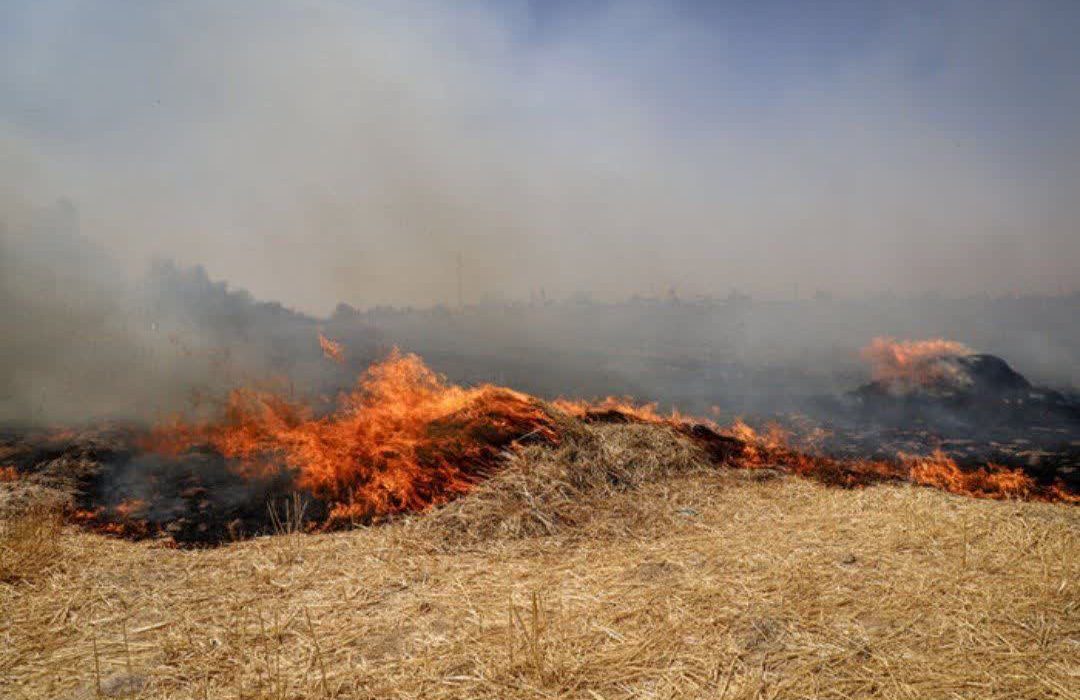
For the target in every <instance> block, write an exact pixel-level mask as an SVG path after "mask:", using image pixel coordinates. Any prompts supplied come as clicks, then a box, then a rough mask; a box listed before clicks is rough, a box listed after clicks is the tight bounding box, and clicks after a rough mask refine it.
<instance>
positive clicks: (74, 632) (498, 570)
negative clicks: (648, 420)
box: [0, 422, 1080, 700]
mask: <svg viewBox="0 0 1080 700" xmlns="http://www.w3.org/2000/svg"><path fill="white" fill-rule="evenodd" d="M564 434H565V435H566V438H565V439H563V440H562V441H561V442H560V443H559V445H558V446H554V447H553V446H551V445H532V446H529V447H526V448H524V449H522V450H521V451H519V452H517V453H515V454H514V455H513V456H512V457H511V460H512V461H511V464H510V465H509V466H508V467H506V468H505V469H504V470H502V471H501V472H500V473H499V474H497V475H496V476H494V477H493V478H491V479H489V480H487V481H486V482H484V483H483V484H481V485H480V486H478V487H477V488H476V489H475V490H474V491H473V492H471V493H470V494H469V495H467V496H465V497H463V498H461V499H458V500H456V501H454V502H452V503H450V504H448V505H446V506H443V507H441V508H439V509H437V510H435V511H432V512H429V513H426V514H423V515H415V516H409V517H403V518H400V519H398V520H396V521H394V522H391V523H389V524H385V525H380V526H373V527H368V528H359V529H354V530H349V531H345V532H338V533H333V534H320V535H312V534H306V533H301V532H297V531H296V528H295V527H294V524H295V522H296V521H297V518H296V517H295V516H296V513H297V511H298V509H300V508H302V504H293V505H291V506H290V507H289V508H282V509H281V510H280V514H279V516H278V517H277V518H276V520H277V522H278V523H279V525H280V527H279V529H280V533H279V534H278V535H276V536H272V537H261V538H257V539H253V540H248V541H244V542H238V543H235V544H232V545H227V546H223V547H220V548H216V549H205V550H182V549H173V548H168V547H163V546H162V545H161V544H158V543H154V542H150V541H148V542H129V541H125V540H119V539H112V538H107V537H103V536H100V535H96V534H92V533H88V532H85V531H83V530H78V529H75V528H71V527H67V526H63V525H62V524H61V521H60V520H59V519H58V518H57V516H55V515H54V514H53V513H51V512H50V511H48V510H47V509H44V508H33V507H31V508H29V509H27V510H24V511H23V512H21V513H20V514H18V515H14V516H9V517H8V518H7V519H6V520H4V521H3V523H2V524H0V697H4V698H94V697H98V696H101V697H138V698H155V699H156V698H235V699H250V700H255V699H259V700H262V699H270V698H275V699H282V698H324V697H330V698H449V697H457V698H555V697H571V698H593V699H600V698H605V699H614V698H676V697H688V698H699V697H701V698H705V697H707V698H729V699H734V698H799V697H806V698H855V697H883V698H1077V697H1080V695H1078V692H1077V688H1080V662H1078V659H1080V596H1078V592H1080V591H1078V586H1077V573H1078V572H1080V562H1078V559H1080V557H1078V556H1077V555H1078V553H1080V539H1078V534H1080V517H1078V511H1077V510H1076V508H1075V506H1069V505H1062V504H1052V503H1033V502H1017V501H1007V500H1006V501H992V500H977V499H971V498H967V497H964V496H956V495H951V494H948V493H945V492H943V491H939V490H933V489H929V488H923V487H918V486H912V485H909V484H897V483H891V484H882V485H877V486H870V487H867V488H861V489H853V490H846V489H839V488H835V487H829V486H826V485H823V484H821V483H818V482H814V481H811V480H804V479H799V478H796V477H793V476H788V475H785V474H783V473H782V472H781V471H779V470H771V469H761V470H754V471H739V470H728V469H723V468H717V467H716V466H715V465H714V463H713V462H712V461H710V460H709V459H707V458H706V456H705V455H704V454H702V453H701V452H700V448H699V447H697V446H695V444H694V443H692V442H690V441H688V440H686V439H685V438H684V437H682V436H680V435H678V434H677V433H676V432H675V431H674V430H673V429H672V428H671V427H669V426H666V425H656V424H632V423H631V424H616V425H605V424H592V425H586V424H583V423H578V422H574V423H573V425H568V426H567V427H566V429H565V433H564Z"/></svg>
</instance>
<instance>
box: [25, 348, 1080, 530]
mask: <svg viewBox="0 0 1080 700" xmlns="http://www.w3.org/2000/svg"><path fill="white" fill-rule="evenodd" d="M51 440H52V443H50V444H52V445H53V447H52V448H50V449H51V452H48V458H47V459H42V455H41V454H39V453H35V454H36V455H37V456H36V457H35V456H33V455H31V456H24V457H22V458H21V460H15V461H16V462H17V464H16V465H15V466H9V467H7V471H5V473H8V472H10V473H11V476H12V478H11V479H9V480H12V481H27V482H31V483H33V482H36V483H40V484H45V485H54V486H55V485H56V483H57V480H58V479H59V480H60V482H62V483H63V484H66V485H67V489H68V490H67V495H68V501H69V504H68V508H67V510H68V512H69V515H70V517H71V518H72V519H73V520H75V521H76V522H79V523H81V524H83V525H85V526H87V527H90V528H92V529H95V530H98V531H101V532H106V533H111V534H117V535H122V536H126V537H132V538H144V537H156V536H164V537H167V538H169V539H170V540H171V541H173V542H177V543H182V544H213V543H218V542H221V541H226V540H232V539H238V538H242V537H246V536H251V535H254V534H260V533H265V532H272V531H275V530H279V529H281V527H282V521H283V520H289V521H295V522H293V523H292V524H291V525H290V527H292V528H293V529H296V530H332V529H340V528H342V527H346V526H350V525H354V524H368V523H373V522H381V521H385V520H387V519H390V518H393V517H395V516H397V515H400V514H404V513H413V512H421V511H427V510H430V509H432V508H435V507H437V506H443V505H445V504H447V503H449V502H451V501H454V500H456V499H458V498H459V497H460V496H463V495H465V494H472V498H470V499H468V500H467V501H465V502H463V503H461V504H458V505H456V506H455V507H454V508H451V509H448V510H445V511H444V512H440V513H439V514H438V516H437V518H438V519H440V520H441V521H447V522H448V521H449V520H453V519H455V518H457V519H459V520H461V519H462V518H464V520H467V521H468V522H469V523H470V527H469V528H462V530H463V531H464V530H466V529H468V530H469V531H470V532H471V533H473V534H475V533H480V532H484V531H486V530H492V531H493V530H499V529H501V530H508V531H515V532H521V533H535V532H550V531H554V530H555V529H557V528H559V527H560V526H561V525H562V524H565V523H572V522H577V521H580V520H582V519H583V518H585V517H586V514H583V513H582V512H580V509H579V507H578V506H577V505H576V503H578V502H580V500H581V499H580V496H581V494H582V493H583V492H585V491H598V490H601V491H605V490H606V491H612V490H619V489H627V488H633V487H635V486H636V485H638V484H640V483H643V482H645V481H649V480H653V479H655V478H657V477H659V476H662V475H664V474H671V473H684V472H690V471H694V470H703V469H714V468H716V467H720V466H722V467H732V468H741V469H768V470H772V471H776V472H790V473H794V474H797V475H800V476H803V477H807V478H810V479H814V480H817V481H821V482H824V483H827V484H830V485H835V486H842V487H857V486H864V485H867V484H872V483H877V482H883V481H911V482H914V483H917V484H922V485H927V486H934V487H937V488H942V489H945V490H948V491H951V492H954V493H961V494H967V495H971V496H975V497H983V498H998V499H1001V498H1021V499H1029V500H1052V501H1062V500H1064V501H1075V500H1076V494H1074V493H1072V492H1070V491H1068V490H1067V489H1066V488H1065V487H1063V486H1062V485H1061V484H1058V483H1040V482H1038V481H1037V480H1036V479H1035V478H1033V477H1031V476H1029V475H1028V474H1026V473H1024V471H1023V470H1021V469H1006V468H1003V467H996V466H994V465H987V466H985V467H981V468H976V469H961V468H960V467H959V466H957V464H956V463H955V462H954V461H952V460H951V459H950V458H949V457H948V456H946V455H944V454H934V455H931V456H929V457H918V458H907V457H903V456H898V457H897V458H896V459H893V460H837V459H832V458H829V457H825V456H820V455H814V454H811V453H808V452H802V451H798V450H795V449H792V448H790V447H788V444H787V441H786V440H785V439H784V436H783V435H781V434H780V433H778V432H777V431H776V430H772V431H767V432H765V433H763V434H758V433H756V432H755V431H753V430H752V429H751V428H750V427H749V426H747V425H746V424H744V423H736V424H735V425H734V426H732V427H731V428H730V429H727V430H724V429H721V428H720V427H719V426H717V425H715V424H712V423H709V422H701V421H696V420H692V419H689V418H686V417H683V416H679V415H677V414H673V415H670V416H665V415H660V414H658V413H657V412H656V410H655V407H654V406H649V405H644V406H643V405H635V404H633V403H630V402H627V401H622V400H617V399H612V398H609V399H606V400H604V401H601V402H596V403H592V402H584V401H567V400H558V401H555V402H552V403H545V402H542V401H540V400H538V399H536V398H534V397H531V396H528V395H525V394H522V393H519V392H516V391H513V390H511V389H507V388H503V387H497V386H492V385H481V386H476V387H468V388H466V387H460V386H455V385H452V384H449V383H448V382H447V381H446V380H445V378H443V377H441V376H439V375H438V374H436V373H435V372H433V371H432V370H430V369H429V368H428V367H426V366H425V365H424V363H423V362H422V361H421V360H420V358H419V357H417V356H415V355H408V354H401V353H398V352H394V353H392V354H391V355H390V356H389V357H388V358H387V359H386V360H384V361H382V362H380V363H377V364H375V365H373V366H372V367H371V368H369V369H368V371H367V372H366V373H365V374H364V375H363V376H362V377H361V378H360V380H359V382H358V383H357V386H356V388H355V389H354V390H353V391H351V392H349V393H347V394H345V395H343V396H342V397H341V398H340V401H339V406H338V408H337V410H336V411H334V412H331V413H330V414H328V415H317V414H316V413H315V411H314V410H313V409H312V408H311V407H310V406H308V405H306V404H303V403H299V402H296V401H294V400H290V399H287V398H286V397H284V396H282V395H280V394H275V393H269V392H259V391H251V390H238V391H235V392H233V393H232V395H231V396H230V398H229V400H228V402H227V405H226V406H225V408H224V410H223V416H222V418H221V419H219V420H216V421H211V422H202V423H192V422H184V421H174V422H172V423H170V424H168V425H161V426H158V427H157V428H155V429H153V430H151V431H149V432H137V431H120V432H115V433H113V434H112V435H111V437H110V438H109V439H107V440H103V439H101V438H100V436H98V438H97V442H93V441H91V443H90V444H89V446H88V444H87V443H86V442H85V441H80V440H78V439H73V438H72V437H71V436H51ZM65 440H67V442H66V443H65ZM65 445H66V446H65ZM537 465H542V467H541V468H537ZM481 486H482V488H481ZM293 497H296V501H290V499H291V498H293ZM281 503H303V507H302V508H300V507H294V508H292V510H291V511H289V512H288V513H287V514H282V513H279V512H276V510H275V509H276V508H278V507H280V506H279V505H275V504H281ZM480 512H484V513H486V515H483V516H480V515H478V513H480ZM466 514H467V515H466Z"/></svg>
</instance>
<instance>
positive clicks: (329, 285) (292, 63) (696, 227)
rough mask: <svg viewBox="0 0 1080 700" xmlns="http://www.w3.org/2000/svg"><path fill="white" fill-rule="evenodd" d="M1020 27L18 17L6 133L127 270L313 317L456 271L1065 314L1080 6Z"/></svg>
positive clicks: (545, 9) (636, 287)
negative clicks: (194, 277) (186, 278)
mask: <svg viewBox="0 0 1080 700" xmlns="http://www.w3.org/2000/svg"><path fill="white" fill-rule="evenodd" d="M1036 4H1037V5H1039V8H1037V9H1039V10H1040V11H1034V10H1032V9H1031V8H1027V7H1025V8H1024V9H1023V10H1021V9H1020V8H1017V7H1016V6H1015V4H1012V3H1008V2H996V3H995V2H991V3H983V2H958V3H957V2H954V3H942V4H941V5H939V6H935V7H930V6H925V7H924V6H918V5H914V6H912V5H910V4H908V3H902V4H897V5H888V4H886V5H882V7H881V9H879V10H874V11H870V10H858V9H857V7H855V6H851V7H848V6H845V5H844V4H832V5H830V4H825V5H823V6H822V8H821V10H820V11H819V12H817V13H811V14H805V13H802V12H799V11H797V10H796V9H794V8H790V7H787V6H786V5H779V4H775V5H772V6H771V9H763V10H751V9H749V8H747V7H744V6H740V5H739V4H737V3H736V4H732V5H731V6H730V7H729V8H727V9H724V10H718V9H713V8H709V7H701V6H698V5H697V4H691V3H676V4H674V5H669V4H667V3H651V2H630V3H599V4H590V5H588V6H587V7H571V6H567V5H564V4H562V3H487V2H478V3H470V4H468V5H467V6H466V7H461V6H460V5H448V4H446V3H439V2H430V1H427V0H406V1H405V2H399V1H395V2H365V3H337V2H301V3H273V2H271V3H266V2H240V3H227V4H224V5H223V4H221V3H215V2H194V3H184V4H183V5H176V4H173V3H139V4H137V5H122V4H118V5H112V6H109V7H105V8H102V7H101V6H100V5H99V4H97V3H86V2H79V1H77V0H67V1H55V2H43V3H25V4H20V3H9V4H8V5H7V7H6V8H5V10H4V13H5V15H6V17H5V21H4V24H5V26H6V27H7V31H6V32H5V39H6V43H7V47H6V48H5V49H4V61H3V65H4V66H5V67H4V68H3V69H2V72H0V80H2V83H3V88H4V93H5V95H7V96H8V98H7V100H6V102H7V106H6V107H5V108H3V110H2V112H0V119H2V122H0V130H2V132H3V133H4V134H5V140H12V141H14V142H17V143H19V144H20V146H21V150H22V152H23V153H22V155H23V158H22V159H23V160H25V161H28V163H29V164H30V165H32V166H33V169H34V170H35V171H36V173H37V175H36V179H37V182H36V183H35V185H34V187H33V191H32V192H31V193H30V194H31V195H32V196H34V197H36V198H37V199H38V200H39V201H38V203H39V204H40V203H42V202H50V201H53V200H55V199H56V198H57V197H61V196H64V197H69V198H71V199H72V200H73V201H74V202H75V203H76V204H77V205H78V207H79V210H80V212H81V214H82V217H83V222H84V231H85V233H86V235H87V236H89V237H90V238H92V239H93V240H95V241H99V242H100V243H102V244H103V245H105V246H106V247H107V248H108V249H110V250H112V251H116V254H117V255H118V256H119V257H120V258H121V260H122V262H123V263H124V264H134V265H139V264H143V263H144V262H145V260H147V259H149V258H151V257H153V256H161V257H172V258H176V259H178V260H180V261H182V262H184V263H188V264H198V263H201V264H205V265H206V266H207V267H208V269H209V271H210V273H211V274H212V275H214V276H216V277H221V278H226V279H229V280H231V281H233V282H234V283H236V284H238V285H240V286H243V287H245V288H248V289H251V290H252V292H253V293H254V294H256V295H257V296H259V297H261V298H274V299H281V300H283V301H284V302H285V303H287V304H289V305H291V306H296V307H300V308H303V309H307V310H311V311H315V312H319V313H325V312H327V311H328V310H329V309H331V308H332V307H333V305H334V304H336V303H337V302H338V301H346V302H349V303H352V304H354V305H359V306H367V305H374V304H379V303H393V304H419V305H427V304H430V303H438V302H448V303H453V302H454V301H455V296H456V277H455V276H456V259H457V255H458V254H459V253H460V254H461V255H462V260H463V270H464V273H463V274H464V277H465V281H464V294H465V295H466V297H467V299H470V300H474V301H475V300H478V299H481V298H485V297H490V298H518V299H521V298H527V297H528V294H529V292H530V290H538V289H539V288H541V287H544V288H545V289H546V291H547V292H548V293H549V294H556V295H561V296H567V295H569V294H571V293H573V292H575V291H578V290H584V291H587V292H590V293H592V294H593V295H594V297H596V298H618V297H626V296H629V295H630V294H633V293H649V292H650V291H651V292H654V293H661V292H664V291H666V290H667V289H669V288H672V287H674V288H676V289H678V290H679V292H680V293H682V294H683V295H684V296H686V295H692V294H695V293H712V294H726V293H727V291H728V290H729V289H730V288H731V287H733V286H734V287H739V288H740V289H744V290H748V291H750V292H751V293H753V294H755V295H756V296H759V297H761V296H770V295H772V296H777V295H779V296H784V297H786V296H789V295H790V294H791V293H792V290H793V289H794V288H795V286H796V285H799V286H800V288H801V289H802V290H804V294H810V293H812V291H813V290H815V289H818V288H823V289H828V290H830V291H831V292H834V293H839V294H863V293H866V292H868V291H883V290H887V289H889V290H893V291H895V292H897V293H911V292H921V291H925V290H928V289H934V290H937V291H941V292H945V293H974V292H989V293H1004V292H1013V291H1017V290H1020V291H1052V292H1057V291H1059V290H1060V289H1061V288H1062V287H1066V288H1074V287H1075V285H1076V282H1077V278H1076V271H1075V265H1072V264H1071V261H1072V260H1075V259H1076V258H1077V255H1078V253H1080V250H1078V249H1077V245H1078V243H1077V239H1076V237H1075V235H1073V234H1074V233H1075V221H1076V217H1075V215H1076V210H1075V204H1074V203H1073V201H1071V198H1067V197H1066V196H1065V194H1066V193H1067V192H1068V191H1070V187H1071V186H1072V185H1075V184H1076V181H1077V172H1076V169H1075V166H1074V165H1072V164H1070V160H1069V158H1067V157H1065V156H1064V154H1062V153H1061V152H1060V148H1057V147H1055V146H1056V144H1059V143H1061V144H1069V143H1072V144H1075V143H1076V141H1075V137H1076V135H1077V133H1076V132H1077V129H1076V127H1075V124H1076V123H1080V120H1078V119H1074V118H1073V117H1077V116H1080V114H1078V112H1080V109H1078V98H1076V97H1075V96H1072V97H1070V96H1069V94H1070V93H1071V94H1073V95H1075V94H1076V93H1078V92H1080V90H1075V89H1074V88H1077V87H1080V86H1078V85H1077V78H1076V76H1075V71H1070V70H1069V66H1075V65H1076V61H1077V58H1078V56H1077V50H1076V49H1075V47H1074V42H1072V40H1071V37H1070V35H1069V34H1068V32H1067V31H1066V30H1065V26H1067V25H1068V23H1067V22H1060V21H1058V22H1055V19H1058V20H1060V19H1062V18H1063V15H1066V14H1067V15H1069V16H1072V17H1074V18H1075V16H1076V12H1074V11H1073V12H1069V9H1070V8H1069V6H1068V4H1064V5H1063V4H1061V3H1052V2H1050V3H1036ZM764 5H766V6H768V5H770V3H765V4H764ZM1072 9H1073V10H1075V8H1072ZM843 21H847V22H848V23H849V24H852V25H854V26H851V27H848V28H847V29H845V28H844V27H843V26H842V24H841V23H842V22H843ZM1055 25H1064V26H1055ZM818 34H822V36H821V37H820V38H815V37H816V36H817V35H818ZM848 34H851V35H853V36H854V37H855V38H857V39H858V42H857V43H854V44H853V45H852V47H851V48H850V49H848V50H844V51H841V50H840V49H839V48H837V47H835V46H834V45H833V44H832V43H831V42H832V41H833V40H839V39H843V38H849V37H848ZM1050 139H1053V143H1049V144H1048V143H1047V141H1048V140H1050ZM1069 148H1074V147H1073V146H1067V147H1066V150H1068V149H1069ZM1074 150H1075V149H1074ZM1073 162H1075V159H1073ZM13 166H14V164H12V167H13ZM5 169H8V163H5ZM6 177H13V178H14V176H12V175H11V174H10V173H5V178H6ZM14 179H19V178H14Z"/></svg>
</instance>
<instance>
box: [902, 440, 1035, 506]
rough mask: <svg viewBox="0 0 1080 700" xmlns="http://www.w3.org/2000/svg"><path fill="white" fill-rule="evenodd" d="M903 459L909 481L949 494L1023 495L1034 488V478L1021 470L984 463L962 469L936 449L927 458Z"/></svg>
mask: <svg viewBox="0 0 1080 700" xmlns="http://www.w3.org/2000/svg"><path fill="white" fill-rule="evenodd" d="M905 459H906V461H908V462H909V463H910V465H911V474H910V478H911V481H912V482H914V483H916V484H921V485H923V486H934V487H936V488H939V489H944V490H945V491H949V492H950V493H959V494H968V495H973V496H977V497H980V498H1025V497H1029V496H1031V495H1032V494H1033V493H1034V492H1035V490H1036V485H1035V480H1034V479H1032V478H1031V477H1030V476H1028V475H1027V474H1025V473H1024V470H1022V469H1009V468H1007V467H1003V466H1000V465H997V464H987V465H986V466H985V467H981V468H979V469H972V470H968V471H964V470H962V469H960V467H959V466H958V465H957V464H956V461H955V460H954V459H952V458H951V457H949V456H948V455H946V454H945V453H944V452H942V451H940V450H935V451H934V452H933V453H932V454H930V455H929V456H927V457H905Z"/></svg>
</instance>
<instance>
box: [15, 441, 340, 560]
mask: <svg viewBox="0 0 1080 700" xmlns="http://www.w3.org/2000/svg"><path fill="white" fill-rule="evenodd" d="M138 438H139V433H138V432H137V431H134V430H127V429H104V430H86V431H81V432H77V433H62V434H52V435H50V434H46V433H41V432H36V433H30V434H22V435H16V434H13V433H10V432H9V433H8V434H7V435H5V436H4V437H3V438H2V440H3V445H4V450H5V461H6V462H7V463H9V464H11V465H13V466H14V468H15V470H16V472H17V473H18V476H19V481H20V485H21V486H23V487H24V488H32V489H37V490H38V491H39V492H40V493H43V494H45V495H46V496H52V497H53V498H52V500H55V501H57V502H59V503H60V504H61V505H62V507H63V508H64V510H65V511H66V512H67V513H68V515H69V517H70V519H71V520H73V521H75V522H77V523H79V524H82V525H84V526H86V527H90V528H92V529H95V530H99V531H103V532H107V533H109V534H115V535H120V536H123V537H128V538H132V539H144V538H151V537H166V538H168V539H169V540H171V541H173V542H175V543H177V544H182V545H198V544H217V543H220V542H223V541H228V540H233V539H240V538H243V537H250V536H253V535H258V534H262V533H266V532H270V531H271V525H272V523H273V518H271V517H270V512H269V509H270V508H274V507H275V506H276V505H278V504H280V503H283V502H284V501H285V500H286V499H288V498H289V496H290V495H291V494H293V493H295V492H297V490H298V489H297V488H296V485H295V484H294V483H293V473H292V471H291V470H289V469H288V468H287V467H286V466H285V465H283V464H274V463H273V461H272V458H268V459H267V460H266V462H265V464H264V465H263V468H262V469H261V470H260V472H259V473H257V474H243V475H241V472H240V470H239V469H238V468H237V465H234V464H230V463H229V461H228V460H226V459H225V458H223V457H222V456H221V455H220V454H217V453H215V452H214V451H213V450H210V449H209V448H205V447H199V448H196V449H193V450H190V451H188V452H187V453H185V454H183V455H179V456H166V455H158V454H151V453H146V452H142V451H140V450H139V449H137V447H136V443H137V442H138ZM40 493H39V495H40ZM320 516H323V517H325V507H323V506H322V505H321V504H319V503H317V502H312V503H311V504H310V506H309V507H308V508H306V509H305V517H307V518H310V519H312V520H314V519H317V518H319V517H320Z"/></svg>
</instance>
